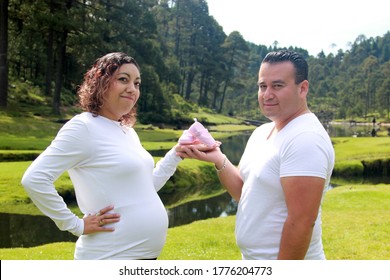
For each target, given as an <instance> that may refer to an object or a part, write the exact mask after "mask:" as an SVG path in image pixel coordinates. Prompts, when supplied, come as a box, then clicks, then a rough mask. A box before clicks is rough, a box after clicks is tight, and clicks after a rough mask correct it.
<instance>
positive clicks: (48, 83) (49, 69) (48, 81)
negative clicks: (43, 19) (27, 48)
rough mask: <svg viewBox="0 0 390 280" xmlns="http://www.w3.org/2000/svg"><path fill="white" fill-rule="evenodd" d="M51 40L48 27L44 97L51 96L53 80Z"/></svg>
mask: <svg viewBox="0 0 390 280" xmlns="http://www.w3.org/2000/svg"><path fill="white" fill-rule="evenodd" d="M50 13H51V14H53V13H54V4H53V1H50ZM53 40H54V31H53V28H52V27H51V26H50V27H49V34H48V39H47V58H46V73H45V95H46V96H51V87H52V83H51V82H52V78H53Z"/></svg>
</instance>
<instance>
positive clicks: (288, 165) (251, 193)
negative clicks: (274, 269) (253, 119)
mask: <svg viewBox="0 0 390 280" xmlns="http://www.w3.org/2000/svg"><path fill="white" fill-rule="evenodd" d="M273 128H274V123H267V124H265V125H262V126H260V127H258V128H257V129H256V130H255V131H254V132H253V134H252V135H251V137H250V139H249V140H248V143H247V146H246V148H245V151H244V153H243V156H242V158H241V161H240V164H239V167H240V173H241V176H242V179H243V181H244V186H243V190H242V195H241V198H240V201H239V205H238V212H237V217H236V219H237V221H236V238H237V244H238V246H239V247H240V250H241V253H242V256H243V259H266V260H272V259H276V258H277V256H278V253H279V246H280V240H281V234H282V229H283V225H284V222H285V220H286V217H287V207H286V203H285V197H284V193H283V188H282V185H281V183H280V178H281V177H289V176H315V177H320V178H324V179H325V186H324V193H325V191H326V189H327V186H328V185H329V182H330V177H331V173H332V170H333V166H334V157H335V156H334V149H333V147H332V143H331V141H330V138H329V135H328V134H327V132H326V131H325V129H324V127H323V126H322V124H321V123H320V121H319V120H318V118H317V117H316V116H315V115H314V114H312V113H309V114H304V115H301V116H299V117H297V118H295V119H294V120H292V121H291V122H290V123H288V124H287V125H286V126H285V127H284V128H283V129H282V130H281V131H279V132H278V133H277V134H275V135H273V136H272V137H270V138H269V139H267V138H268V136H269V135H270V133H271V131H272V129H273ZM305 259H325V255H324V251H323V246H322V230H321V209H320V210H319V214H318V217H317V220H316V223H315V226H314V230H313V235H312V239H311V243H310V247H309V249H308V252H307V254H306V257H305Z"/></svg>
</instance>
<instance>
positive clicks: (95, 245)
mask: <svg viewBox="0 0 390 280" xmlns="http://www.w3.org/2000/svg"><path fill="white" fill-rule="evenodd" d="M180 161H181V159H180V157H178V156H176V154H175V151H174V150H173V149H172V150H171V151H170V152H168V153H167V155H166V156H165V158H164V159H162V160H161V161H160V162H159V163H158V164H157V165H156V168H154V161H153V157H152V156H151V155H150V154H149V153H148V152H147V151H146V150H145V149H144V148H143V147H142V145H141V143H140V140H139V138H138V135H137V134H136V132H135V131H134V129H132V128H130V129H129V128H124V127H121V126H120V125H119V123H118V122H114V121H112V120H110V119H107V118H104V117H102V116H98V117H94V116H92V114H90V113H82V114H80V115H77V116H75V117H74V118H72V119H71V120H70V121H69V122H67V123H66V124H65V125H64V126H63V127H62V128H61V130H60V131H59V133H58V135H57V136H56V138H55V139H54V141H53V142H52V143H51V145H50V146H49V147H48V148H47V149H46V150H45V151H44V152H43V153H42V154H41V155H40V156H39V157H38V158H37V159H36V160H35V161H34V162H33V163H32V164H31V166H30V167H29V168H28V169H27V171H26V173H25V174H24V176H23V179H22V184H23V185H24V187H25V189H26V191H27V192H28V194H29V195H30V197H31V199H32V200H33V202H34V203H35V204H36V205H37V206H38V208H39V209H40V210H41V211H42V212H43V213H44V214H45V215H47V216H49V217H50V218H51V219H52V220H54V222H55V223H56V224H57V226H58V227H59V228H60V229H61V230H67V231H70V232H72V233H73V234H75V235H77V236H80V237H79V239H78V241H77V243H76V250H75V259H147V258H155V257H157V256H158V255H159V254H160V252H161V250H162V248H163V245H164V243H165V239H166V233H167V229H168V216H167V213H166V210H165V208H164V206H163V204H162V202H161V200H160V198H159V196H158V194H157V191H158V190H159V189H160V188H161V187H162V186H163V185H164V184H165V183H166V181H167V180H168V179H169V177H170V176H171V175H172V174H173V173H174V172H175V170H176V166H177V164H178V163H179V162H180ZM65 171H68V173H69V176H70V178H71V180H72V183H73V185H74V188H75V193H76V198H77V203H78V206H79V208H80V210H81V211H82V213H83V214H85V215H88V214H95V213H96V212H98V211H99V210H100V209H102V208H104V207H106V206H109V205H113V206H115V209H114V212H115V213H119V214H120V215H121V217H120V221H119V222H118V223H115V224H111V225H106V226H108V227H112V226H113V227H115V231H114V232H99V233H94V234H88V235H82V233H83V231H84V221H83V220H82V219H80V218H78V217H77V216H75V215H74V214H73V213H72V212H71V211H70V210H69V209H68V208H67V206H66V204H65V203H64V201H63V200H62V197H60V196H59V195H58V193H57V191H56V190H55V187H54V181H56V179H57V178H58V177H59V176H60V175H61V174H62V173H64V172H65Z"/></svg>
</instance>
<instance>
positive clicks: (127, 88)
mask: <svg viewBox="0 0 390 280" xmlns="http://www.w3.org/2000/svg"><path fill="white" fill-rule="evenodd" d="M140 85H141V75H140V73H139V70H138V68H137V67H136V66H135V65H134V64H132V63H127V64H123V65H122V66H121V67H120V68H119V69H118V70H117V71H116V72H115V73H114V75H113V76H112V78H111V81H110V85H109V87H108V90H107V92H106V94H105V96H104V98H103V102H104V103H103V107H102V108H101V110H100V112H99V113H100V115H102V116H103V117H106V118H109V119H111V120H115V121H118V120H119V119H120V118H121V117H122V116H123V115H126V114H127V113H129V112H130V111H131V109H132V108H133V107H134V105H135V104H136V103H137V101H138V98H139V95H140Z"/></svg>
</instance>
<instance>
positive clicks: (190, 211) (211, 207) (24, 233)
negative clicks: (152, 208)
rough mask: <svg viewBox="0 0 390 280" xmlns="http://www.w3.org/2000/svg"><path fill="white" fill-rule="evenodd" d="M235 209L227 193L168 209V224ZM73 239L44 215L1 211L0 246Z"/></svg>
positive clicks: (204, 217)
mask: <svg viewBox="0 0 390 280" xmlns="http://www.w3.org/2000/svg"><path fill="white" fill-rule="evenodd" d="M236 211H237V203H236V202H235V201H234V200H232V198H231V197H230V195H229V194H227V193H224V194H222V195H219V196H215V197H212V198H209V199H205V200H199V201H191V202H188V203H185V204H182V205H179V206H177V207H174V208H171V209H167V213H168V217H169V227H175V226H180V225H185V224H189V223H192V222H194V221H196V220H202V219H208V218H215V217H223V216H228V215H234V214H235V213H236ZM76 239H77V237H75V236H74V235H72V234H71V233H69V232H64V231H60V230H59V229H58V228H57V226H56V225H55V224H54V222H53V221H52V220H51V219H49V218H48V217H46V216H33V215H20V214H8V213H0V248H16V247H33V246H39V245H43V244H46V243H53V242H64V241H73V242H74V241H76Z"/></svg>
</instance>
